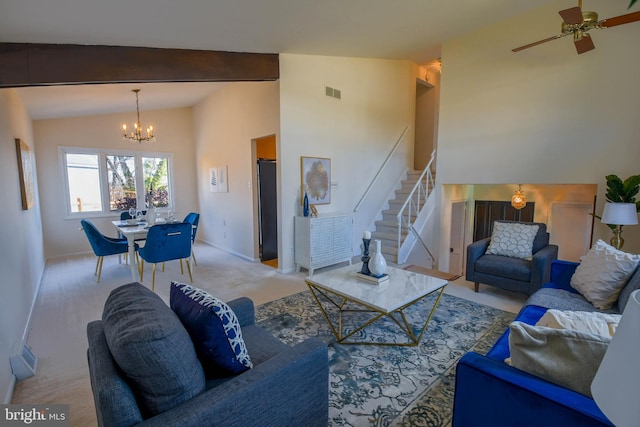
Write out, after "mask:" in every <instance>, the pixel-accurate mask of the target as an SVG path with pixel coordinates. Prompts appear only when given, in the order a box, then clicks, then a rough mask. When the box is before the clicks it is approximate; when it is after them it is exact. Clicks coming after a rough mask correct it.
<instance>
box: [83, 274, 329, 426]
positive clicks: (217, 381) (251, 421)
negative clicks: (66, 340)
mask: <svg viewBox="0 0 640 427" xmlns="http://www.w3.org/2000/svg"><path fill="white" fill-rule="evenodd" d="M114 294H118V295H117V296H119V297H120V299H119V305H116V304H114V303H113V302H112V301H111V300H110V299H112V296H113V295H114ZM109 298H110V299H109V300H107V304H105V313H103V320H97V321H93V322H91V323H89V324H88V325H87V338H88V343H89V348H88V352H87V356H88V361H89V373H90V378H91V387H92V390H93V396H94V400H95V405H96V413H97V417H98V424H99V425H100V426H118V427H125V426H132V425H141V426H163V427H166V426H181V427H186V426H198V427H200V426H225V427H229V426H239V427H240V426H243V427H245V426H256V425H260V426H301V425H304V426H326V425H327V422H328V378H329V367H328V355H327V347H326V344H324V343H323V342H322V341H320V340H319V339H316V338H311V339H308V340H306V341H304V342H302V343H300V344H298V345H295V346H293V347H290V346H288V345H285V344H284V343H282V342H281V341H280V340H278V339H277V338H275V337H274V336H272V335H271V334H269V333H268V332H267V331H265V330H264V329H262V328H260V327H259V326H257V325H256V324H255V318H254V306H253V302H252V301H251V300H250V299H248V298H239V299H236V300H233V301H231V302H229V303H227V304H228V305H229V307H231V308H232V310H233V312H234V313H235V315H236V316H237V318H238V321H239V323H240V326H241V330H242V336H243V339H244V342H245V344H246V348H247V350H248V352H249V355H250V357H251V361H252V362H253V368H251V369H249V370H247V371H245V372H242V373H240V374H236V375H230V376H226V377H218V378H205V377H204V373H203V372H204V370H203V369H202V367H201V366H199V362H198V358H197V357H195V362H193V359H194V357H193V356H194V355H195V352H194V349H193V346H192V344H191V343H192V342H191V338H190V336H189V333H188V332H187V331H186V330H185V329H184V328H182V326H181V324H180V320H179V319H178V317H177V316H176V315H175V313H174V312H173V311H172V310H171V308H169V306H167V305H166V304H165V303H164V301H162V299H160V297H158V296H157V295H156V294H155V293H153V292H151V291H150V290H149V289H147V288H145V287H144V286H142V285H141V284H139V283H130V284H127V285H124V286H122V287H120V288H117V289H115V290H114V291H112V293H111V295H110V297H109ZM108 305H109V307H107V306H108ZM107 311H109V314H107ZM113 313H117V314H118V316H119V321H120V325H121V326H124V327H123V328H121V330H120V331H118V333H120V334H123V333H124V334H129V336H126V337H124V338H123V341H126V345H125V346H124V347H126V348H124V349H120V348H117V347H118V343H117V342H116V343H114V341H113V340H112V338H111V337H112V336H113V332H112V331H110V328H112V326H110V325H109V322H110V320H109V319H105V317H109V316H111V318H113V316H112V315H113ZM123 322H124V323H123ZM127 322H128V323H127ZM141 324H142V325H141ZM145 328H146V329H145ZM136 331H137V332H136ZM140 331H142V333H140V334H139V335H138V336H136V337H131V334H132V333H138V332H140ZM129 332H131V333H129ZM158 334H160V335H162V339H158ZM165 339H168V341H166V342H165V341H163V340H165ZM145 341H146V342H145ZM145 346H146V347H145ZM149 346H150V347H149ZM137 347H139V349H138V348H137ZM149 348H151V349H152V353H153V354H149ZM112 350H113V351H114V352H116V353H119V352H120V351H122V350H124V351H127V352H128V353H127V354H128V356H127V358H126V359H124V360H123V359H121V358H120V357H121V354H116V356H115V357H114V355H113V354H112ZM145 351H147V354H144V352H145ZM137 357H140V359H136V358H137ZM116 360H120V364H119V363H118V362H117V361H116ZM147 361H148V362H147ZM131 364H133V368H134V369H133V371H132V369H131V368H132V366H131ZM136 364H137V366H136ZM121 365H122V366H121ZM127 365H128V366H127ZM136 368H138V369H136ZM125 371H126V372H129V374H125ZM138 371H139V375H138ZM145 375H146V376H147V377H146V379H144V378H142V377H144V376H145ZM190 375H193V378H194V379H193V380H191V379H190V378H189V376H190ZM185 376H187V381H184V379H185V378H184V377H185ZM141 378H142V379H141ZM144 381H147V383H146V384H145V383H144ZM148 381H152V383H151V384H152V385H151V386H148V384H149V383H148ZM180 381H182V383H181V384H182V388H183V389H186V391H185V390H181V391H180V395H179V397H170V398H168V397H169V395H168V394H167V393H166V392H165V391H166V390H161V389H163V388H165V389H166V388H167V385H170V388H169V389H168V392H170V393H174V392H175V391H176V390H177V388H178V386H174V385H172V384H174V383H175V384H178V383H179V382H180ZM145 387H146V388H145ZM156 387H157V389H158V392H157V395H156ZM185 392H186V394H185ZM150 396H151V397H150ZM149 398H151V399H156V398H157V399H158V400H162V399H164V401H163V402H161V403H159V405H160V406H158V407H155V408H153V409H149V408H150V406H149ZM158 408H160V409H158ZM157 412H159V413H157Z"/></svg>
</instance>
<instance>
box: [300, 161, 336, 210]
mask: <svg viewBox="0 0 640 427" xmlns="http://www.w3.org/2000/svg"><path fill="white" fill-rule="evenodd" d="M300 174H301V182H302V186H301V191H302V192H301V196H300V200H301V201H302V200H304V192H305V190H306V191H307V197H308V198H309V203H310V204H312V205H326V204H329V203H331V159H327V158H323V157H300Z"/></svg>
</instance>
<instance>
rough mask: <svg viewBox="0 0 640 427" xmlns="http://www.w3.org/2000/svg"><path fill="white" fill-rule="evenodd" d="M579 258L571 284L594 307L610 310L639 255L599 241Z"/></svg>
mask: <svg viewBox="0 0 640 427" xmlns="http://www.w3.org/2000/svg"><path fill="white" fill-rule="evenodd" d="M580 261H581V263H580V265H578V267H577V268H576V271H575V273H573V276H571V286H573V288H574V289H575V290H577V291H578V292H580V294H581V295H582V296H583V297H585V299H586V300H587V301H589V302H590V303H591V304H593V305H594V306H595V307H597V308H599V309H601V310H607V309H609V308H611V307H612V306H613V304H614V303H615V302H616V301H617V300H618V296H619V295H620V292H621V291H622V288H623V287H624V285H625V284H626V283H627V281H628V280H629V278H630V277H631V275H632V274H633V272H634V271H635V269H636V267H637V266H638V263H639V262H640V255H634V254H629V253H626V252H622V251H621V250H618V249H616V248H614V247H613V246H611V245H608V244H606V243H605V242H603V241H602V240H598V241H597V242H596V244H595V245H593V247H592V248H591V249H590V250H589V252H587V254H586V255H584V256H583V257H581V258H580Z"/></svg>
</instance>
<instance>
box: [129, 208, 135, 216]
mask: <svg viewBox="0 0 640 427" xmlns="http://www.w3.org/2000/svg"><path fill="white" fill-rule="evenodd" d="M129 217H130V218H131V219H135V218H136V208H129Z"/></svg>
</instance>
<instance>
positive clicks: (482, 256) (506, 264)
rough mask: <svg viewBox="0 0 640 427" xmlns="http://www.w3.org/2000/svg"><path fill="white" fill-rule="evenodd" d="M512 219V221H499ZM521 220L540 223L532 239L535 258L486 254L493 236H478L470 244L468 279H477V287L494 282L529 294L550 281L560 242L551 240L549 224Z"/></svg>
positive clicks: (503, 287)
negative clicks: (553, 242) (552, 264)
mask: <svg viewBox="0 0 640 427" xmlns="http://www.w3.org/2000/svg"><path fill="white" fill-rule="evenodd" d="M496 222H504V223H509V222H513V221H496ZM520 224H529V225H533V224H535V225H538V226H539V228H538V233H537V234H536V236H535V239H534V240H533V250H532V253H533V256H532V259H531V260H530V261H529V260H525V259H520V258H515V257H508V256H502V255H492V254H486V253H485V252H486V251H487V248H488V247H489V243H490V242H491V238H490V237H487V238H486V239H482V240H478V241H477V242H473V243H472V244H470V245H469V246H467V269H466V273H465V274H466V279H467V280H468V281H469V282H474V284H475V291H476V292H478V288H479V284H480V283H482V284H485V285H491V286H495V287H498V288H502V289H506V290H509V291H514V292H522V293H525V294H527V295H531V294H533V293H534V292H535V291H536V290H538V289H540V287H541V286H542V285H543V284H544V283H546V282H548V281H549V276H550V274H551V262H552V261H553V260H555V259H557V258H558V246H557V245H550V244H549V233H548V232H547V225H546V224H543V223H540V222H522V223H520Z"/></svg>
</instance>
